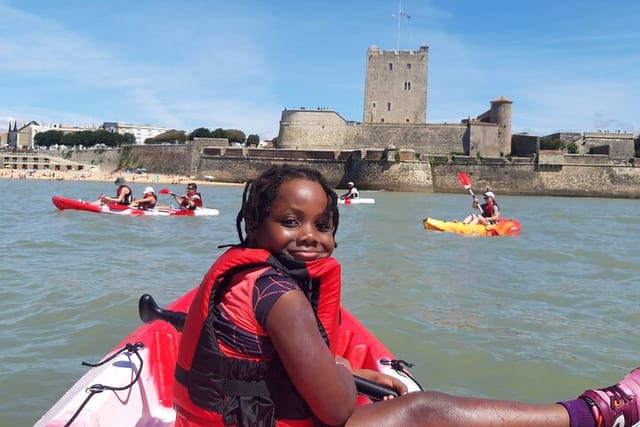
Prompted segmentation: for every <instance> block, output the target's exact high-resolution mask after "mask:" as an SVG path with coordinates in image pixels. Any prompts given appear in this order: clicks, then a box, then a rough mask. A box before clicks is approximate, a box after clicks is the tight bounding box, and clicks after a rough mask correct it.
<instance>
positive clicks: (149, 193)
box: [130, 187, 158, 210]
mask: <svg viewBox="0 0 640 427" xmlns="http://www.w3.org/2000/svg"><path fill="white" fill-rule="evenodd" d="M157 202H158V196H156V192H155V190H154V189H153V187H146V188H145V189H144V194H143V196H142V199H135V200H133V201H132V202H131V205H130V206H131V207H132V208H138V209H142V210H149V209H153V208H155V207H156V203H157Z"/></svg>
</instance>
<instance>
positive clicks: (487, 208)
mask: <svg viewBox="0 0 640 427" xmlns="http://www.w3.org/2000/svg"><path fill="white" fill-rule="evenodd" d="M478 206H479V207H480V210H481V211H482V213H481V214H480V215H478V214H475V213H473V214H471V215H469V216H467V217H466V218H465V219H464V221H462V222H463V223H464V224H482V225H492V224H495V223H496V222H497V221H498V219H499V218H500V207H499V206H498V204H497V203H496V195H495V194H494V193H493V191H487V192H486V193H484V203H483V204H481V205H478V199H476V198H475V197H474V198H473V202H472V203H471V207H472V208H473V209H478Z"/></svg>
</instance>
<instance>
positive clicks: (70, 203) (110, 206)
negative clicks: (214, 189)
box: [51, 196, 220, 216]
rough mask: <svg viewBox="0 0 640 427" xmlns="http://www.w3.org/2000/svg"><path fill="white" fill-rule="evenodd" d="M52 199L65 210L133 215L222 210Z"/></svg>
mask: <svg viewBox="0 0 640 427" xmlns="http://www.w3.org/2000/svg"><path fill="white" fill-rule="evenodd" d="M51 201H52V202H53V204H54V205H55V207H56V208H58V209H60V210H61V211H63V210H76V211H85V212H95V213H103V214H117V215H131V216H216V215H219V214H220V212H219V211H218V210H217V209H212V208H197V209H195V210H191V209H174V208H171V209H148V210H144V209H137V208H131V207H129V206H127V205H121V204H119V203H104V204H101V205H94V204H93V203H90V202H85V201H84V200H78V199H69V198H67V197H60V196H53V197H52V198H51Z"/></svg>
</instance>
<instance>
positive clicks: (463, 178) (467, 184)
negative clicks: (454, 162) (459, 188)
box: [458, 172, 482, 210]
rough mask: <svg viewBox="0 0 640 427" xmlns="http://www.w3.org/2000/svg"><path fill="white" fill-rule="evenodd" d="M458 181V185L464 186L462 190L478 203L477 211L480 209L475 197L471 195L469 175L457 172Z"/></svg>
mask: <svg viewBox="0 0 640 427" xmlns="http://www.w3.org/2000/svg"><path fill="white" fill-rule="evenodd" d="M458 179H459V180H460V183H461V184H462V185H463V186H464V188H466V189H467V190H469V194H471V197H473V199H474V200H475V201H476V202H477V203H478V209H480V202H479V201H478V198H477V197H476V195H475V194H473V190H472V189H471V178H469V175H467V174H466V173H464V172H458ZM480 210H482V209H480Z"/></svg>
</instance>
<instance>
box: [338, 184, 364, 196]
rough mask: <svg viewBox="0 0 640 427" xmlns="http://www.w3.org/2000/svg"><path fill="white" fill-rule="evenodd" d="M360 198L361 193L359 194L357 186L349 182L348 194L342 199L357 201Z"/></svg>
mask: <svg viewBox="0 0 640 427" xmlns="http://www.w3.org/2000/svg"><path fill="white" fill-rule="evenodd" d="M358 197H360V193H358V189H357V188H356V186H355V184H354V183H353V182H351V181H349V182H347V192H346V193H344V194H343V195H341V196H340V198H341V199H357V198H358Z"/></svg>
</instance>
